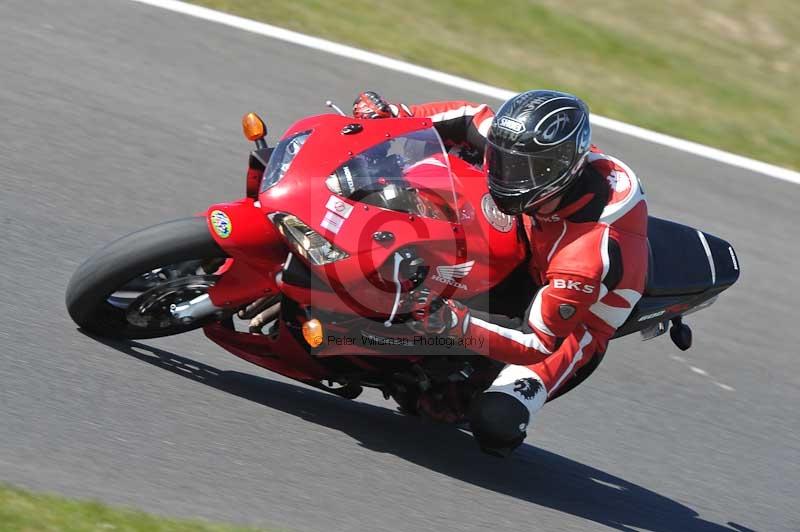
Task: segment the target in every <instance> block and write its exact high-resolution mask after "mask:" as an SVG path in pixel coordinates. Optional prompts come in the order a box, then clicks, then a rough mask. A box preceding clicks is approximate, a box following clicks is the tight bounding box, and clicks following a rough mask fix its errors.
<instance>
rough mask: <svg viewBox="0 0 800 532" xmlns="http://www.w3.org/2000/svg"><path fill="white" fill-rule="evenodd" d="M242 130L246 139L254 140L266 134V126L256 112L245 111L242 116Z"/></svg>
mask: <svg viewBox="0 0 800 532" xmlns="http://www.w3.org/2000/svg"><path fill="white" fill-rule="evenodd" d="M242 131H244V136H245V138H247V140H252V141H253V142H255V141H257V140H258V139H263V138H264V136H265V135H266V134H267V126H265V125H264V121H263V120H261V117H260V116H258V115H257V114H255V113H247V114H246V115H244V116H243V117H242Z"/></svg>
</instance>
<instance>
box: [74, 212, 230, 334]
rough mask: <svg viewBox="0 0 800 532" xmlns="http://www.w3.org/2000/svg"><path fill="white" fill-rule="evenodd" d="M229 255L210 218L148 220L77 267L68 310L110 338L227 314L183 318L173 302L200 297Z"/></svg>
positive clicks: (172, 329) (176, 330) (198, 323)
mask: <svg viewBox="0 0 800 532" xmlns="http://www.w3.org/2000/svg"><path fill="white" fill-rule="evenodd" d="M226 258H227V256H226V254H225V252H224V251H223V250H222V248H220V247H219V246H218V245H217V243H216V242H215V241H214V239H213V238H212V236H211V234H210V233H209V230H208V226H207V225H206V221H205V218H202V217H195V218H183V219H180V220H174V221H171V222H165V223H162V224H159V225H155V226H152V227H148V228H147V229H142V230H141V231H137V232H135V233H132V234H130V235H127V236H124V237H122V238H120V239H119V240H116V241H114V242H112V243H110V244H108V245H107V246H106V247H104V248H103V249H101V250H100V251H98V252H97V253H95V254H94V255H92V256H91V257H89V258H88V259H87V260H86V261H85V262H84V263H83V264H81V265H80V266H79V267H78V269H77V270H76V271H75V273H74V274H73V275H72V278H71V279H70V282H69V285H68V286H67V292H66V303H67V310H68V311H69V315H70V316H71V317H72V319H73V320H74V321H75V323H76V324H78V326H80V327H81V329H84V330H85V331H87V332H90V333H93V334H96V335H99V336H104V337H109V338H131V339H143V338H157V337H160V336H171V335H174V334H180V333H183V332H187V331H190V330H192V329H196V328H198V327H202V326H203V325H205V324H206V323H209V322H210V321H214V320H216V319H220V318H222V317H223V316H222V315H221V314H219V313H218V314H215V315H208V316H204V317H203V318H200V319H196V320H191V321H190V320H187V319H185V318H184V319H183V320H179V319H177V318H175V317H174V313H173V312H172V311H171V310H170V309H173V310H174V308H175V307H176V305H177V306H180V305H185V304H186V303H187V302H189V301H191V300H197V299H196V298H198V297H201V298H202V297H203V294H205V293H206V292H207V290H208V288H209V287H211V286H213V284H214V283H215V282H216V280H217V278H218V277H217V276H216V275H214V273H215V272H216V271H217V269H218V268H219V267H220V266H221V265H222V264H223V263H224V261H225V259H226Z"/></svg>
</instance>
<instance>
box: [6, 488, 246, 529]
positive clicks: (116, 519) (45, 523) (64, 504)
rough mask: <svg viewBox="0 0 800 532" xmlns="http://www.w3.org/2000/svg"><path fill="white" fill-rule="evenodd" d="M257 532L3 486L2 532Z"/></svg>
mask: <svg viewBox="0 0 800 532" xmlns="http://www.w3.org/2000/svg"><path fill="white" fill-rule="evenodd" d="M34 531H35V532H90V531H91V532H248V531H250V532H255V529H251V528H240V527H233V526H227V525H216V524H211V523H206V522H201V521H180V520H176V519H166V518H162V517H155V516H152V515H148V514H145V513H143V512H138V511H135V510H123V509H118V508H111V507H109V506H106V505H104V504H100V503H98V502H83V501H73V500H68V499H64V498H61V497H56V496H53V495H39V494H33V493H30V492H27V491H24V490H20V489H17V488H12V487H9V486H3V485H0V532H34Z"/></svg>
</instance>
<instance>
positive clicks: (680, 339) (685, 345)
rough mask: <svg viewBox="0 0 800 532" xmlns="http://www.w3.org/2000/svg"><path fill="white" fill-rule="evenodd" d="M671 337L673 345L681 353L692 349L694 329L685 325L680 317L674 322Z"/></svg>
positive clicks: (670, 332) (670, 331) (670, 330)
mask: <svg viewBox="0 0 800 532" xmlns="http://www.w3.org/2000/svg"><path fill="white" fill-rule="evenodd" d="M669 337H670V338H672V343H674V344H675V346H676V347H677V348H678V349H680V350H681V351H686V350H687V349H689V348H690V347H692V329H691V328H689V326H688V325H686V324H685V323H683V320H682V319H681V317H680V316H679V317H677V318H675V319H673V320H672V327H670V329H669Z"/></svg>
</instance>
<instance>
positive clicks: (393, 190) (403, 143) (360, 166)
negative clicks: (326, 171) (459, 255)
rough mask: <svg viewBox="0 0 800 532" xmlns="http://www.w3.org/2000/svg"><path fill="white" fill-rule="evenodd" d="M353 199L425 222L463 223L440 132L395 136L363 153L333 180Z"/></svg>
mask: <svg viewBox="0 0 800 532" xmlns="http://www.w3.org/2000/svg"><path fill="white" fill-rule="evenodd" d="M326 184H327V186H328V189H330V191H331V192H333V193H335V194H338V195H340V196H343V197H345V198H348V199H350V200H353V201H358V202H361V203H366V204H369V205H374V206H376V207H381V208H384V209H389V210H393V211H398V212H404V213H408V214H413V215H416V216H420V217H424V218H433V219H436V220H445V221H449V222H457V221H458V208H457V206H456V195H455V189H454V184H453V177H452V174H451V172H450V164H449V161H448V159H447V152H446V151H445V149H444V145H443V144H442V141H441V139H440V138H439V134H438V133H437V132H436V130H435V129H433V128H429V129H423V130H419V131H414V132H412V133H407V134H405V135H402V136H399V137H396V138H391V139H388V140H386V141H385V142H382V143H381V144H378V145H377V146H373V147H372V148H370V149H368V150H366V151H364V152H362V153H359V154H357V155H355V156H353V157H352V158H351V159H349V160H348V161H347V162H345V163H344V164H342V165H341V166H340V167H339V168H337V169H336V170H335V171H334V172H333V173H332V174H331V175H330V176H329V177H328V178H327V179H326Z"/></svg>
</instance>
